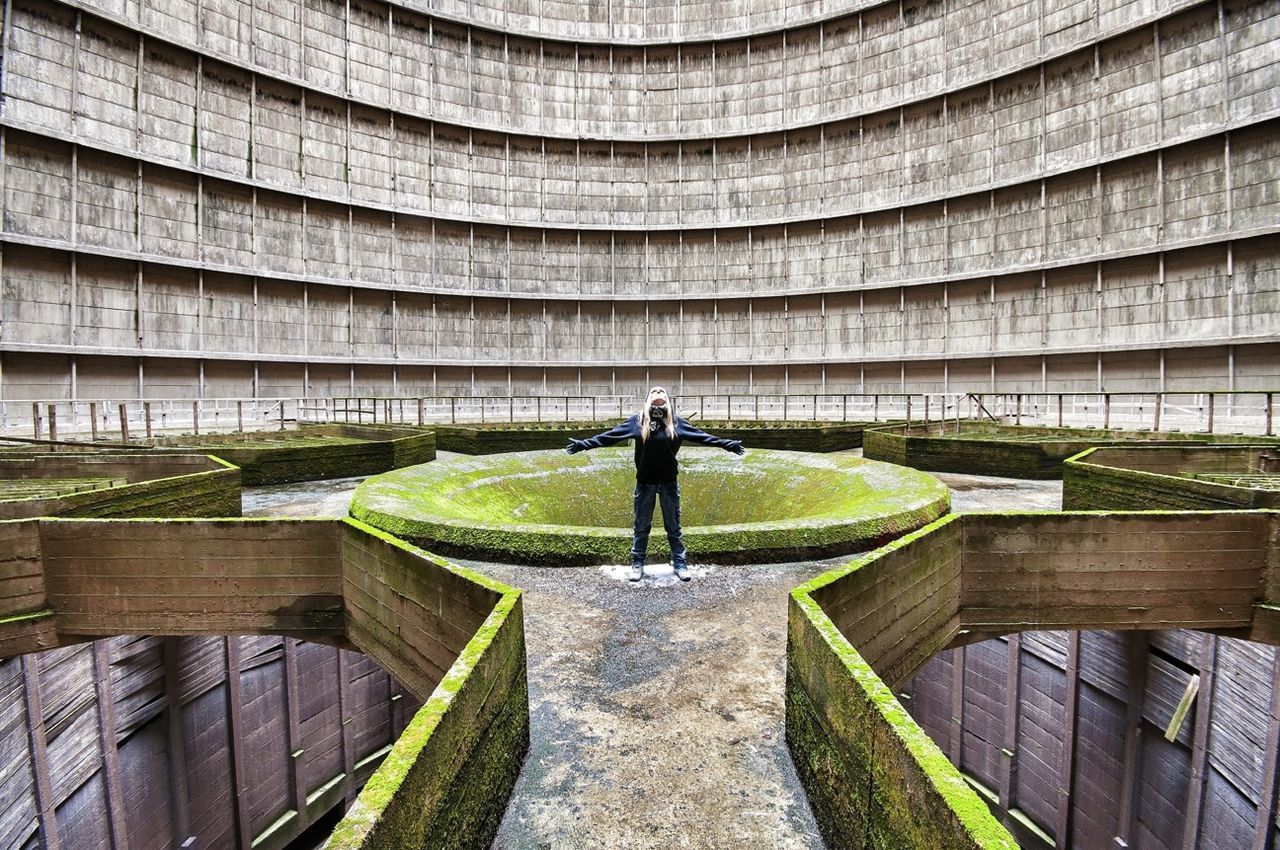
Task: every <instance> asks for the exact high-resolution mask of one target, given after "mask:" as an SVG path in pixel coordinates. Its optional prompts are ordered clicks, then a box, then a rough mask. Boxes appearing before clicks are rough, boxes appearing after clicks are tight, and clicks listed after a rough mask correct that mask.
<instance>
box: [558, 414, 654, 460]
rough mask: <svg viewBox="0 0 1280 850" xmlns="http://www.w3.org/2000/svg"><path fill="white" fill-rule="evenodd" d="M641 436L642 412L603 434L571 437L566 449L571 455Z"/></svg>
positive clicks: (614, 444)
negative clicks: (580, 438)
mask: <svg viewBox="0 0 1280 850" xmlns="http://www.w3.org/2000/svg"><path fill="white" fill-rule="evenodd" d="M638 436H640V414H638V413H637V414H635V415H634V416H632V417H631V418H630V419H628V420H627V421H626V422H620V423H618V424H617V425H614V426H613V427H612V428H610V429H609V430H608V431H605V432H604V433H603V434H596V435H595V436H594V437H587V438H585V439H582V440H575V439H574V438H573V437H570V438H569V445H567V446H565V448H564V450H565V451H566V452H568V453H569V454H571V455H574V454H577V453H578V452H585V451H586V450H587V449H599V448H603V447H605V446H616V445H617V444H618V443H622V442H625V441H627V440H630V439H633V438H635V437H638Z"/></svg>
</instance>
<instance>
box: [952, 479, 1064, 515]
mask: <svg viewBox="0 0 1280 850" xmlns="http://www.w3.org/2000/svg"><path fill="white" fill-rule="evenodd" d="M929 474H930V475H932V476H933V477H934V478H936V479H938V480H939V481H941V482H942V483H943V484H946V485H947V486H948V487H950V488H951V512H952V513H960V512H961V511H1057V510H1061V509H1062V482H1061V481H1034V480H1027V479H1021V478H992V477H990V476H986V475H964V474H962V473H959V472H931V473H929Z"/></svg>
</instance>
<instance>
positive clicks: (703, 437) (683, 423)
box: [676, 419, 747, 455]
mask: <svg viewBox="0 0 1280 850" xmlns="http://www.w3.org/2000/svg"><path fill="white" fill-rule="evenodd" d="M676 436H677V437H679V438H680V439H682V440H687V441H688V442H690V443H697V444H698V445H700V446H715V447H716V448H717V449H724V450H725V451H727V452H733V453H734V454H736V455H744V454H746V453H747V450H746V449H745V448H743V446H742V441H741V440H729V439H726V438H724V437H717V436H715V435H714V434H708V433H707V432H706V431H701V430H699V429H697V428H695V427H693V426H692V425H690V424H689V420H687V419H677V420H676Z"/></svg>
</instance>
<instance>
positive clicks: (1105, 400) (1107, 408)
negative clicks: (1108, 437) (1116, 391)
mask: <svg viewBox="0 0 1280 850" xmlns="http://www.w3.org/2000/svg"><path fill="white" fill-rule="evenodd" d="M1110 427H1111V393H1106V394H1104V395H1103V396H1102V428H1103V430H1104V431H1105V430H1107V429H1109V428H1110Z"/></svg>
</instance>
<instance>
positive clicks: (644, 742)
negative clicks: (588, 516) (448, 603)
mask: <svg viewBox="0 0 1280 850" xmlns="http://www.w3.org/2000/svg"><path fill="white" fill-rule="evenodd" d="M938 478H940V479H942V480H943V481H944V482H945V483H947V484H948V485H949V486H950V487H951V488H952V489H953V509H955V510H1001V509H1003V510H1010V509H1012V510H1056V509H1058V508H1059V506H1060V505H1061V492H1062V484H1061V482H1059V481H1018V480H1012V479H998V478H984V477H980V476H971V475H952V474H939V475H938ZM358 483H359V479H346V480H343V481H333V482H317V483H308V484H293V485H284V486H278V487H267V488H254V489H252V490H246V492H245V498H244V512H245V515H246V516H254V515H258V516H263V515H275V516H284V515H293V516H319V515H329V516H338V515H342V514H345V512H346V503H347V501H348V500H349V499H350V495H351V492H352V491H353V490H354V489H355V486H356V485H357V484H358ZM625 495H626V494H623V497H625ZM845 560H848V559H847V558H837V559H834V560H830V561H822V562H805V563H796V564H782V565H766V566H750V567H741V566H739V567H716V566H697V565H696V561H695V566H694V569H693V574H694V578H693V580H692V581H691V582H689V583H688V584H682V583H680V582H679V581H677V580H676V578H675V577H674V576H673V575H672V574H671V571H670V568H669V567H668V566H666V565H665V564H661V563H658V564H652V565H651V569H650V571H649V574H646V577H645V579H644V580H643V581H642V582H641V583H640V584H639V585H632V584H630V583H629V582H628V581H627V580H626V577H625V570H624V569H623V568H622V567H621V566H618V567H590V568H580V569H546V568H536V567H519V566H510V565H504V564H491V563H479V562H464V563H466V565H467V566H471V567H474V568H477V569H479V570H480V571H481V572H484V573H486V574H488V575H491V576H493V577H495V578H497V579H499V580H500V581H504V582H508V583H510V584H512V585H515V586H516V587H520V588H523V589H524V590H525V591H526V596H525V630H526V641H527V649H528V653H529V709H530V738H531V742H530V749H529V756H528V759H527V760H526V762H525V765H524V769H523V770H522V772H521V774H520V778H519V779H518V780H517V783H516V787H515V791H514V793H513V795H512V798H511V803H510V805H509V807H508V809H507V812H506V816H505V817H504V819H503V821H502V825H501V827H500V829H499V831H498V836H497V838H496V840H495V841H494V845H493V850H548V849H549V848H554V850H586V848H592V850H595V848H601V850H649V848H652V849H653V850H658V848H664V849H665V848H691V850H698V849H699V848H706V850H711V849H712V848H716V849H717V850H719V848H728V847H770V848H780V850H790V848H805V849H806V850H807V848H815V850H816V848H821V847H822V846H823V844H822V839H821V837H820V836H819V834H818V830H817V826H816V824H815V822H814V819H813V815H812V813H811V812H810V810H809V805H808V802H807V800H806V799H805V796H804V791H803V789H802V788H801V786H800V783H799V780H798V779H797V777H796V774H795V769H794V767H793V766H792V764H791V758H790V755H789V753H788V751H787V748H786V741H785V739H784V737H783V672H784V663H785V652H786V616H787V605H786V601H787V593H788V592H789V591H790V590H791V588H793V587H795V586H796V585H798V584H801V583H802V582H804V581H806V580H807V579H809V578H811V577H812V576H814V575H816V574H818V573H820V572H822V571H823V570H825V569H828V568H830V567H831V566H834V565H836V564H839V563H842V562H844V561H845Z"/></svg>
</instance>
